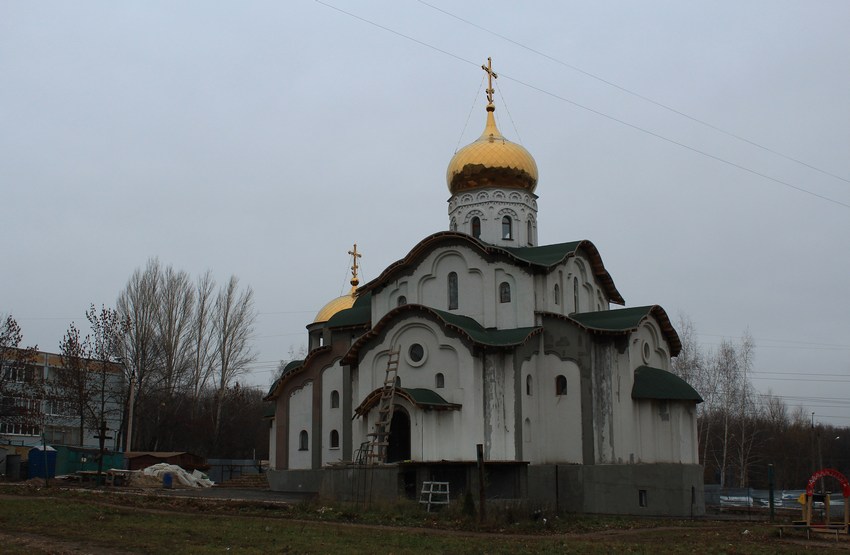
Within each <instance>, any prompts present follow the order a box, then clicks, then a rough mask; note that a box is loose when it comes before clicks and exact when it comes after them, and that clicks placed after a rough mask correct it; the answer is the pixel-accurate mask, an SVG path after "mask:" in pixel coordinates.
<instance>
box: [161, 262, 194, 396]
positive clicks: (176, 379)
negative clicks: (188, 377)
mask: <svg viewBox="0 0 850 555" xmlns="http://www.w3.org/2000/svg"><path fill="white" fill-rule="evenodd" d="M161 279H162V281H161V284H160V287H159V302H158V303H157V305H158V308H159V313H158V315H157V319H156V328H157V342H158V344H159V349H158V351H159V353H160V365H159V370H160V373H161V375H160V387H159V389H160V390H161V391H162V392H163V394H164V395H166V396H171V395H173V394H174V392H175V390H176V389H177V387H178V386H179V385H180V383H181V381H182V380H183V378H184V375H185V374H186V372H187V371H188V369H189V366H190V364H191V360H192V355H191V347H192V343H191V337H190V332H191V324H192V311H193V308H194V302H195V292H194V289H193V287H192V282H191V280H190V279H189V274H187V273H186V272H183V271H177V270H174V269H173V268H172V267H171V266H168V267H167V268H166V269H165V271H164V272H163V273H162V274H161Z"/></svg>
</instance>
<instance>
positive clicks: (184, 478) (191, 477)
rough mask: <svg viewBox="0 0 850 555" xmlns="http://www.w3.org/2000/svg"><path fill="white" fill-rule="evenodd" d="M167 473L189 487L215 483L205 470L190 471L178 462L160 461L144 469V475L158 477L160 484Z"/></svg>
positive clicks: (205, 486)
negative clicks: (178, 464) (177, 463)
mask: <svg viewBox="0 0 850 555" xmlns="http://www.w3.org/2000/svg"><path fill="white" fill-rule="evenodd" d="M166 474H171V475H172V476H173V477H174V479H175V480H176V481H177V483H179V484H181V485H183V486H186V487H189V488H209V487H212V486H214V485H215V482H213V481H212V480H210V479H209V478H207V476H206V474H204V473H203V472H200V471H198V470H195V471H193V472H192V473H189V472H187V471H185V470H183V469H182V468H181V467H179V466H177V465H176V464H168V463H159V464H155V465H152V466H149V467H147V468H145V469H143V470H142V475H143V476H151V477H153V478H156V480H157V482H158V483H160V484H161V483H162V481H163V478H164V477H165V475H166Z"/></svg>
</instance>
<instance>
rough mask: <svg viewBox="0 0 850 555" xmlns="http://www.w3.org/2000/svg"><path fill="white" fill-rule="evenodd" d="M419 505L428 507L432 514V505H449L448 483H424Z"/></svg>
mask: <svg viewBox="0 0 850 555" xmlns="http://www.w3.org/2000/svg"><path fill="white" fill-rule="evenodd" d="M419 504H420V505H427V507H428V512H429V513H430V512H431V505H448V504H449V483H448V482H422V492H421V493H420V494H419Z"/></svg>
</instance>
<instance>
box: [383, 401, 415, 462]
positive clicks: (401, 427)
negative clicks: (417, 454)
mask: <svg viewBox="0 0 850 555" xmlns="http://www.w3.org/2000/svg"><path fill="white" fill-rule="evenodd" d="M408 459H410V415H409V414H407V411H406V410H404V409H403V408H401V407H400V406H398V405H396V406H395V407H394V408H393V419H392V421H391V422H390V437H389V445H387V462H388V463H392V462H399V461H406V460H408Z"/></svg>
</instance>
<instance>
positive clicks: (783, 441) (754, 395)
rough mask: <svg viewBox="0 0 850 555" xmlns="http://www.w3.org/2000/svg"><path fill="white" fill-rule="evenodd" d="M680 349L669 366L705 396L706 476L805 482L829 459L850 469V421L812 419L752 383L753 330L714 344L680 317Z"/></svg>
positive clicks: (755, 483) (748, 482) (783, 484)
mask: <svg viewBox="0 0 850 555" xmlns="http://www.w3.org/2000/svg"><path fill="white" fill-rule="evenodd" d="M678 328H679V337H680V339H681V342H682V350H681V352H680V353H679V356H678V357H676V358H674V359H673V362H672V370H673V372H674V373H675V374H677V375H679V376H680V377H682V378H683V379H685V380H686V381H687V382H688V383H690V384H691V385H692V386H693V387H694V389H696V390H697V392H699V394H700V395H701V396H702V398H703V403H701V404H699V405H697V433H698V437H699V460H700V464H702V465H703V467H704V470H705V476H704V477H705V483H706V484H719V485H720V486H721V487H740V488H746V487H754V488H760V489H764V488H767V487H768V465H773V468H774V485H775V487H777V488H780V489H801V488H804V487H805V485H806V482H807V481H808V479H809V477H810V476H811V475H812V473H813V472H814V471H815V470H817V469H820V468H825V467H831V468H836V469H837V470H839V471H841V472H842V473H843V474H845V475H846V476H850V428H845V427H835V426H830V425H824V424H820V423H817V422H815V420H814V417H812V418H811V419H810V418H809V417H808V414H807V413H806V412H805V410H804V409H803V407H800V406H797V407H792V408H789V407H788V405H787V404H786V403H785V402H784V401H783V400H782V399H781V398H780V397H777V396H775V395H773V394H772V393H771V392H769V391H768V392H767V393H759V392H758V391H757V390H756V389H755V387H753V384H752V377H751V376H752V372H753V364H754V352H755V342H754V340H753V338H752V336H751V335H750V334H749V332H745V333H744V334H743V336H742V337H741V338H740V339H739V340H736V341H733V340H730V339H723V340H722V341H721V342H720V345H719V346H718V347H716V348H715V349H706V348H705V347H703V346H702V345H700V343H699V342H698V341H697V332H696V328H695V326H694V324H693V322H692V321H691V320H690V319H688V318H687V317H684V316H683V317H681V318H680V320H679V323H678Z"/></svg>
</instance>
